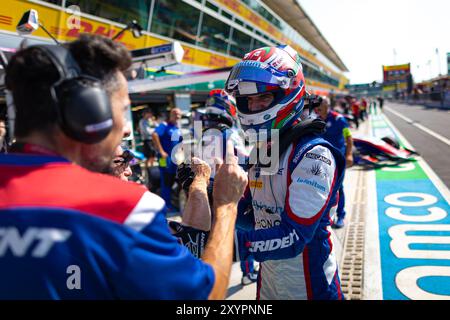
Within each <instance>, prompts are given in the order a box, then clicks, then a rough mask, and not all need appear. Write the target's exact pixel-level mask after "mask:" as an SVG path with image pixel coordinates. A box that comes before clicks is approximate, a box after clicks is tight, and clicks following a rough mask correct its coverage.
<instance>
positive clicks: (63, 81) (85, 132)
mask: <svg viewBox="0 0 450 320" xmlns="http://www.w3.org/2000/svg"><path fill="white" fill-rule="evenodd" d="M33 47H37V48H39V49H41V50H42V51H43V52H45V54H46V55H47V56H48V58H49V59H50V61H51V62H52V63H53V65H54V66H55V67H56V69H57V70H58V73H59V75H60V78H59V79H58V81H56V82H55V83H54V84H53V85H52V86H51V88H50V91H51V95H52V99H53V101H54V104H55V106H56V110H57V113H58V122H59V125H60V127H61V129H62V130H63V132H64V133H65V134H66V135H67V136H69V137H70V138H72V139H74V140H76V141H79V142H82V143H86V144H92V143H97V142H100V141H101V140H103V139H104V138H105V137H106V136H107V135H108V134H109V132H110V131H111V129H112V126H113V119H112V110H111V101H110V99H109V96H108V94H107V92H106V91H105V89H104V88H103V86H102V84H101V81H100V80H99V79H97V78H94V77H92V76H88V75H85V74H83V73H82V72H81V69H80V67H79V66H78V64H77V62H76V61H75V59H74V58H73V57H72V55H71V54H70V52H69V50H68V49H66V48H64V47H63V46H58V45H37V46H33Z"/></svg>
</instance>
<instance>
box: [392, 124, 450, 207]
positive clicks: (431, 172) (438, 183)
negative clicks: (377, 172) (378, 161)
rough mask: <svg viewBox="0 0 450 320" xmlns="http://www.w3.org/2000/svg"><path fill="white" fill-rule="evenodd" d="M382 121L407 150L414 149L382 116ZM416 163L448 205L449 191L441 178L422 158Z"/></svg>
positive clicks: (449, 200)
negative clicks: (384, 121)
mask: <svg viewBox="0 0 450 320" xmlns="http://www.w3.org/2000/svg"><path fill="white" fill-rule="evenodd" d="M384 120H386V122H387V124H388V125H389V126H390V127H391V129H392V131H394V132H395V134H396V135H397V136H398V137H399V138H400V139H401V140H402V142H403V143H404V144H405V146H406V147H407V148H409V149H414V147H413V146H412V145H411V143H409V141H408V140H406V138H405V137H404V136H403V135H402V134H401V133H400V132H399V131H398V130H397V128H396V127H395V126H394V124H393V123H392V122H391V121H390V120H389V119H388V118H387V117H386V115H384ZM417 162H418V163H419V165H420V166H421V167H422V169H423V171H425V173H426V175H427V176H428V178H430V180H431V182H433V184H434V186H435V187H436V188H437V189H438V190H439V192H440V193H441V195H442V197H444V199H445V201H447V203H450V191H449V189H448V188H447V186H446V185H445V183H444V182H442V180H441V178H439V176H438V175H437V174H436V173H435V172H434V170H433V169H431V167H430V166H429V165H428V163H427V162H426V161H425V160H424V159H423V158H422V157H418V158H417Z"/></svg>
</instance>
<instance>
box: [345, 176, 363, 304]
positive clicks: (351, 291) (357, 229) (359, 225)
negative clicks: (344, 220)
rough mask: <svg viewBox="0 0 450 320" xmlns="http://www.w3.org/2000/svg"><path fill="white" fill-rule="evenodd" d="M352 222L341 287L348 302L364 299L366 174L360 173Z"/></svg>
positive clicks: (347, 233)
mask: <svg viewBox="0 0 450 320" xmlns="http://www.w3.org/2000/svg"><path fill="white" fill-rule="evenodd" d="M355 188H356V189H355V193H356V194H355V199H354V202H353V207H352V212H351V217H350V222H349V224H348V227H347V230H346V235H345V242H344V253H343V259H342V261H341V266H340V268H341V286H342V291H343V293H344V295H345V297H346V299H347V300H361V299H362V298H363V294H362V293H363V283H364V282H363V281H364V279H363V270H364V268H363V266H364V231H365V213H366V210H367V209H366V203H365V201H366V173H365V172H364V171H359V172H358V177H357V183H356V185H355Z"/></svg>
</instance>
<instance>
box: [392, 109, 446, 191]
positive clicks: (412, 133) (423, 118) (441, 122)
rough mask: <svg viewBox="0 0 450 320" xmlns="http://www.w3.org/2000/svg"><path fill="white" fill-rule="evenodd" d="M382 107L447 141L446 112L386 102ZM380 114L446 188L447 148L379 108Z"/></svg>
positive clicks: (428, 135) (440, 142)
mask: <svg viewBox="0 0 450 320" xmlns="http://www.w3.org/2000/svg"><path fill="white" fill-rule="evenodd" d="M386 106H388V107H389V108H392V110H394V111H396V112H398V113H400V114H402V115H404V116H405V117H408V118H409V119H411V120H413V121H414V122H415V123H420V124H421V125H423V126H425V127H427V128H428V129H430V130H432V131H434V132H436V133H438V134H439V135H441V136H443V137H445V138H447V139H449V138H450V111H449V110H443V109H433V108H426V107H423V106H417V105H404V104H398V103H393V102H387V103H386ZM383 113H384V114H385V115H386V116H387V118H388V119H389V120H390V121H391V122H392V123H393V124H394V125H395V127H396V128H397V129H398V130H399V131H400V132H401V134H403V135H404V136H405V138H406V139H407V140H408V141H409V142H410V143H411V144H412V146H413V147H414V149H415V150H416V151H418V152H419V153H420V155H421V156H422V157H423V158H424V160H425V161H426V162H427V163H428V164H429V165H430V167H431V168H432V169H433V170H434V172H435V173H436V174H437V175H438V176H439V177H440V179H441V180H442V182H444V184H445V185H446V186H447V188H449V187H450V165H449V164H450V147H449V146H448V145H447V144H445V143H444V142H442V141H440V140H439V139H436V138H435V137H433V136H431V135H430V134H428V133H426V132H424V131H422V130H420V129H419V128H417V127H415V126H413V125H412V124H410V123H408V122H407V121H405V120H404V119H402V118H400V117H399V116H397V115H395V114H394V113H392V112H390V111H389V110H388V109H386V108H383Z"/></svg>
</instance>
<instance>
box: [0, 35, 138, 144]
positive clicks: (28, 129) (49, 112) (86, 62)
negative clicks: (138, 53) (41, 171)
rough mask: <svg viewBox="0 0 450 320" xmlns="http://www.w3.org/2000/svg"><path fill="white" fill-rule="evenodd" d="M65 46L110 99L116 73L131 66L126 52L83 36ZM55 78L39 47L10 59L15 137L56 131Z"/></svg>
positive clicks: (105, 40) (8, 81)
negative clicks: (98, 80) (97, 81)
mask: <svg viewBox="0 0 450 320" xmlns="http://www.w3.org/2000/svg"><path fill="white" fill-rule="evenodd" d="M64 46H65V47H66V48H68V50H69V51H70V52H71V54H72V56H73V57H74V59H75V60H76V62H77V63H78V65H79V66H80V69H81V71H82V72H83V73H84V74H87V75H90V76H94V77H96V78H98V79H100V80H101V81H102V83H103V85H104V88H105V90H106V91H107V92H108V94H109V95H110V96H111V95H112V93H113V92H115V91H116V90H117V89H118V84H119V83H118V78H117V76H116V73H117V71H119V72H122V73H125V71H126V70H127V69H128V68H129V67H130V66H131V56H130V54H129V52H128V51H127V49H126V48H125V47H124V46H123V45H122V44H120V43H117V42H114V41H112V40H111V39H109V38H106V37H104V36H100V35H89V34H82V35H81V36H80V38H79V39H77V40H75V41H73V42H70V43H67V44H64ZM58 79H59V74H58V72H57V69H56V67H55V66H54V65H53V64H52V62H51V61H50V59H49V58H48V56H47V55H46V54H45V53H44V52H43V51H42V50H41V49H39V48H33V47H29V48H25V49H22V50H20V51H18V52H17V53H16V54H15V55H14V56H13V57H12V58H11V61H10V62H9V64H8V67H7V69H6V79H5V84H6V87H7V89H8V90H9V91H11V93H12V96H13V99H14V105H15V110H16V121H15V135H16V137H18V138H20V137H25V136H27V135H29V134H31V133H32V132H33V131H47V132H49V131H51V130H53V129H54V128H55V124H56V123H57V113H56V109H55V106H54V104H53V100H52V98H51V94H50V87H51V85H52V84H53V83H55V82H56V81H57V80H58Z"/></svg>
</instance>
